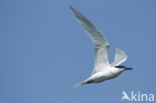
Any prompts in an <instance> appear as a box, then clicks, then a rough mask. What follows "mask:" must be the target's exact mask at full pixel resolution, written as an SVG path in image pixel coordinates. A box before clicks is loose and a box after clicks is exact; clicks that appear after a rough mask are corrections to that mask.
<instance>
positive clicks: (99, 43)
mask: <svg viewBox="0 0 156 103" xmlns="http://www.w3.org/2000/svg"><path fill="white" fill-rule="evenodd" d="M70 9H71V10H72V12H73V13H74V15H75V16H76V18H77V19H78V21H79V23H80V25H81V26H82V27H83V28H84V29H85V31H86V32H87V33H88V36H89V37H90V39H91V40H92V42H93V44H94V49H95V64H94V69H93V71H92V74H91V76H90V77H89V78H88V79H86V80H85V81H83V82H81V83H79V84H77V85H75V86H81V85H84V84H90V83H100V82H103V81H105V80H109V79H112V78H115V77H117V76H118V75H119V74H121V73H122V72H123V71H125V70H133V68H127V67H125V66H121V65H120V64H121V63H123V62H124V61H126V60H127V55H126V54H125V53H124V52H123V51H122V50H120V49H118V48H117V49H116V54H115V60H114V62H113V63H112V64H109V61H108V49H109V43H108V41H107V40H106V38H105V37H104V36H103V34H102V33H101V32H100V31H99V30H98V29H97V28H96V27H95V26H94V25H93V24H92V23H91V22H90V21H89V20H88V19H87V18H86V17H84V16H83V15H82V14H81V13H80V12H79V11H78V10H76V9H75V8H73V7H72V6H70Z"/></svg>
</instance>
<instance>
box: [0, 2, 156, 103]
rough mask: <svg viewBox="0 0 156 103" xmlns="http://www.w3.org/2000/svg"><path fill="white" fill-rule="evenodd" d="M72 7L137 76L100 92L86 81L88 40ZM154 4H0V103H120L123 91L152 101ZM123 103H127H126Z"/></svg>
mask: <svg viewBox="0 0 156 103" xmlns="http://www.w3.org/2000/svg"><path fill="white" fill-rule="evenodd" d="M69 5H72V6H73V7H75V8H76V9H78V10H79V11H80V12H81V13H82V14H83V15H85V16H86V17H87V18H88V19H89V20H90V21H91V22H92V23H93V24H94V25H96V26H97V28H99V29H100V31H102V32H103V33H104V35H105V37H106V38H107V39H108V41H109V42H110V50H109V60H110V62H112V61H113V58H114V54H115V48H121V49H122V50H124V51H125V52H126V54H127V55H128V60H127V61H126V62H125V63H123V65H125V66H128V67H133V68H135V70H134V71H126V72H124V73H122V74H121V75H120V76H119V77H117V78H115V79H112V80H109V81H105V82H103V83H100V84H91V85H85V86H82V87H78V88H72V86H73V85H75V84H77V83H79V82H81V81H83V80H85V79H86V78H87V77H89V76H90V74H91V71H92V68H93V64H94V50H93V45H92V42H91V40H90V39H89V38H88V36H87V34H86V33H85V32H84V30H83V29H82V27H81V26H80V25H79V23H78V22H77V20H76V18H75V16H74V15H73V13H72V12H71V10H70V9H69V7H68V6H69ZM155 5H156V0H1V1H0V103H119V102H121V100H120V98H121V96H122V91H123V90H125V91H126V92H127V93H130V91H134V92H136V93H137V92H141V93H154V94H155V95H156V82H155V79H156V74H155V73H156V66H155V63H156V62H155V61H156V60H155V59H156V54H155V53H156V6H155ZM125 102H126V101H125Z"/></svg>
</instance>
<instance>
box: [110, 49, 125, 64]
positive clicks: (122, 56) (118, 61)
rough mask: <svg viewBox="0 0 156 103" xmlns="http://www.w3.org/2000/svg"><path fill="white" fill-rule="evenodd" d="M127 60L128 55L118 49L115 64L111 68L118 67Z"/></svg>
mask: <svg viewBox="0 0 156 103" xmlns="http://www.w3.org/2000/svg"><path fill="white" fill-rule="evenodd" d="M126 60H127V55H126V54H125V53H124V51H122V50H120V49H119V48H116V54H115V58H114V62H113V63H112V64H111V66H118V65H120V64H121V63H123V62H124V61H126Z"/></svg>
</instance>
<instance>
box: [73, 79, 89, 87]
mask: <svg viewBox="0 0 156 103" xmlns="http://www.w3.org/2000/svg"><path fill="white" fill-rule="evenodd" d="M85 84H87V82H86V81H84V82H81V83H79V84H76V85H74V86H73V87H74V88H76V87H79V86H82V85H85Z"/></svg>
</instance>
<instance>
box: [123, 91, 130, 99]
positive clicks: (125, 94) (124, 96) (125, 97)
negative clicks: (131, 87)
mask: <svg viewBox="0 0 156 103" xmlns="http://www.w3.org/2000/svg"><path fill="white" fill-rule="evenodd" d="M122 94H123V96H122V98H121V100H123V99H127V100H129V101H130V98H129V97H128V94H127V93H126V92H125V91H122Z"/></svg>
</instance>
